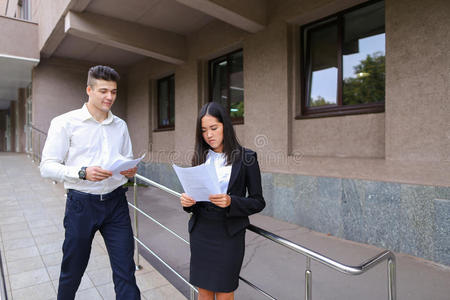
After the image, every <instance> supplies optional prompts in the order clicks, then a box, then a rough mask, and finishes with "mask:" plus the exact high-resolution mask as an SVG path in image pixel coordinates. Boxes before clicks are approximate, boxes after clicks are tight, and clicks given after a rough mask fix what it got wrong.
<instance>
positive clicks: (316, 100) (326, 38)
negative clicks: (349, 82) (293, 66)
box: [307, 22, 338, 106]
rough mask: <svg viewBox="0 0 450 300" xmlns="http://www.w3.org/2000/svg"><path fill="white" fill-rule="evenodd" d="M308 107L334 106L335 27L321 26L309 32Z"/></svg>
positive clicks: (336, 64) (332, 24)
mask: <svg viewBox="0 0 450 300" xmlns="http://www.w3.org/2000/svg"><path fill="white" fill-rule="evenodd" d="M309 40H310V43H309V48H308V50H307V52H308V58H309V59H308V63H309V64H308V67H307V69H308V71H309V72H308V73H309V74H311V75H310V77H309V78H308V79H309V84H308V89H309V93H308V106H321V105H331V104H336V92H337V74H338V69H337V68H338V60H337V55H336V52H337V25H336V23H335V22H332V23H328V24H323V25H321V26H318V27H316V28H313V29H312V30H311V31H310V32H309Z"/></svg>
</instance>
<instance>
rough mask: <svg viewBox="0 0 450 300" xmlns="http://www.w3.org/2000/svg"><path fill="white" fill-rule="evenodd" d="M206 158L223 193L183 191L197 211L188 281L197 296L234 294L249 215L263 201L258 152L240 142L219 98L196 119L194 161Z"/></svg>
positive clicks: (202, 298) (187, 202)
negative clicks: (204, 195) (205, 195)
mask: <svg viewBox="0 0 450 300" xmlns="http://www.w3.org/2000/svg"><path fill="white" fill-rule="evenodd" d="M203 163H205V164H213V165H214V167H215V170H216V173H217V178H218V179H219V184H220V187H221V194H216V195H210V196H209V200H210V201H211V202H198V203H197V202H196V201H195V199H192V198H191V197H189V195H187V194H185V193H183V194H182V195H181V197H180V201H181V205H182V206H183V208H184V210H186V211H187V212H192V213H193V214H192V217H191V219H190V220H189V237H190V247H191V264H190V282H191V284H193V285H195V286H197V287H198V290H199V297H198V299H199V300H206V299H208V300H210V299H214V297H215V299H218V300H224V299H234V291H235V290H236V289H237V287H238V284H239V273H240V270H241V266H242V261H243V259H244V250H245V228H246V227H247V226H248V225H249V224H250V222H249V219H248V216H249V215H251V214H254V213H257V212H260V211H261V210H262V209H263V208H264V206H265V202H264V198H263V195H262V188H261V173H260V170H259V165H258V161H257V158H256V153H255V152H253V151H251V150H249V149H245V148H243V147H241V145H239V142H238V140H237V138H236V134H235V132H234V128H233V125H232V123H231V119H230V116H229V115H228V113H227V112H226V110H225V109H224V108H223V106H221V105H220V104H218V103H215V102H209V103H207V104H205V105H204V106H203V107H202V109H201V110H200V113H199V116H198V119H197V132H196V140H195V154H194V156H193V158H192V165H193V166H197V165H200V164H203ZM247 192H248V197H246V194H247Z"/></svg>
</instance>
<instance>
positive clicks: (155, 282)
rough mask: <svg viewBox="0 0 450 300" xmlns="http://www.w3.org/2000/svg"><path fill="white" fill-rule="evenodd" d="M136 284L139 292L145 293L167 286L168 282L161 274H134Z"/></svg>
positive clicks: (154, 272)
mask: <svg viewBox="0 0 450 300" xmlns="http://www.w3.org/2000/svg"><path fill="white" fill-rule="evenodd" d="M136 283H137V285H138V287H139V289H140V290H141V291H146V290H149V289H153V288H156V287H160V286H163V285H166V284H168V281H167V279H165V278H164V277H163V276H162V275H161V274H159V273H158V272H156V271H153V272H147V273H144V274H136Z"/></svg>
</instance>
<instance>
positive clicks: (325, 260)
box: [128, 174, 397, 300]
mask: <svg viewBox="0 0 450 300" xmlns="http://www.w3.org/2000/svg"><path fill="white" fill-rule="evenodd" d="M137 179H139V180H141V181H143V182H145V183H147V184H150V185H152V186H154V187H157V188H159V189H161V190H163V191H165V192H167V193H169V194H171V195H173V196H176V197H180V196H181V194H180V193H178V192H176V191H173V190H171V189H169V188H167V187H166V186H164V185H162V184H159V183H157V182H154V181H152V180H150V179H148V178H146V177H144V176H142V175H139V174H136V176H135V177H134V186H133V191H134V205H133V204H131V203H129V202H128V205H129V206H131V207H132V208H134V222H135V236H134V239H135V243H136V244H135V251H136V253H135V255H136V269H139V268H140V266H139V247H138V245H137V244H138V243H139V244H140V245H141V246H142V247H144V248H145V249H146V250H147V251H149V252H150V254H152V255H153V256H155V257H156V258H157V259H158V260H159V261H160V262H161V263H163V264H164V265H165V266H166V267H167V268H168V269H169V270H170V271H171V272H173V273H174V274H175V275H176V276H177V277H179V278H180V279H181V280H182V281H183V282H185V283H186V284H187V285H188V286H189V287H190V299H191V300H193V299H195V293H196V292H198V290H197V289H196V287H195V286H193V285H192V284H190V283H189V282H188V281H187V280H186V279H185V278H184V277H183V276H182V275H181V274H179V273H178V272H177V271H175V270H174V269H173V268H172V267H170V266H169V265H168V264H167V263H166V262H164V260H163V259H162V258H161V257H159V256H158V255H157V254H156V253H154V252H153V251H152V250H151V249H150V248H149V247H148V246H146V245H145V244H144V243H143V242H142V241H141V240H140V239H139V229H138V222H137V214H136V212H139V213H140V214H142V215H143V216H145V217H146V218H148V219H150V220H151V221H153V222H155V223H156V224H158V225H159V226H161V227H162V228H164V229H165V230H167V231H168V232H169V233H171V234H172V235H174V236H175V237H177V238H178V239H180V240H182V241H183V242H185V243H186V244H189V242H188V241H187V240H185V239H184V238H183V237H181V236H180V235H178V234H177V233H176V232H174V231H173V230H171V229H170V228H168V227H166V226H164V225H163V224H161V223H160V222H158V221H157V220H156V219H155V218H153V217H152V216H150V215H148V214H147V213H146V212H144V211H143V210H141V209H140V208H138V207H137V204H136V199H137ZM247 229H248V230H250V231H252V232H254V233H256V234H258V235H260V236H262V237H265V238H267V239H269V240H271V241H273V242H275V243H277V244H280V245H282V246H284V247H286V248H289V249H291V250H293V251H295V252H297V253H300V254H302V255H304V256H306V270H305V299H306V300H311V299H312V270H311V260H314V261H316V262H319V263H321V264H323V265H325V266H327V267H329V268H332V269H334V270H336V271H338V272H341V273H344V274H348V275H361V274H363V273H365V272H367V271H368V270H370V269H371V268H373V267H374V266H376V265H378V264H380V263H382V262H384V261H387V290H388V300H396V299H397V293H396V291H397V288H396V263H395V255H394V253H393V252H391V251H389V250H385V251H383V252H381V253H380V254H378V255H376V256H374V257H372V258H370V259H368V260H367V261H365V262H363V263H362V264H360V265H358V266H349V265H346V264H343V263H340V262H338V261H336V260H333V259H331V258H329V257H327V256H325V255H322V254H320V253H318V252H315V251H313V250H311V249H308V248H306V247H303V246H301V245H298V244H296V243H294V242H292V241H290V240H287V239H285V238H283V237H281V236H279V235H276V234H274V233H272V232H269V231H267V230H264V229H262V228H260V227H258V226H255V225H252V224H250V225H249V226H248V227H247ZM239 279H240V280H241V281H243V282H245V283H246V284H248V285H249V286H250V287H252V288H253V289H255V290H256V291H258V292H259V293H260V294H262V295H264V296H266V297H267V298H269V299H276V298H274V297H273V296H271V295H270V294H269V293H267V292H265V291H263V290H262V289H261V288H259V287H257V286H256V285H254V284H252V283H251V282H249V281H248V280H246V279H245V278H242V277H241V276H239Z"/></svg>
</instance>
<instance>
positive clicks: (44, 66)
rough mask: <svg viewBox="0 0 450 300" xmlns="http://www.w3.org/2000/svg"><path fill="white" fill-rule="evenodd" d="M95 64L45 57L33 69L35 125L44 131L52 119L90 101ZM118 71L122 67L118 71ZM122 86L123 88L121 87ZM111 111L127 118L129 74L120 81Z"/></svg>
mask: <svg viewBox="0 0 450 300" xmlns="http://www.w3.org/2000/svg"><path fill="white" fill-rule="evenodd" d="M90 66H92V64H89V63H86V62H80V61H72V60H62V59H57V58H56V59H45V60H42V61H41V62H40V63H39V65H38V66H37V67H36V68H35V69H34V71H33V91H32V94H33V125H34V126H35V127H37V128H38V129H39V130H42V131H44V132H47V131H48V128H49V126H50V121H51V120H52V119H53V118H54V117H56V116H58V115H60V114H63V113H65V112H68V111H70V110H74V109H78V108H81V107H82V106H83V103H84V102H86V101H87V100H88V97H87V95H86V79H87V72H88V70H89V67H90ZM118 71H119V73H121V72H120V70H118ZM122 87H123V88H122ZM118 90H119V92H118V97H117V99H116V102H115V103H114V106H113V108H112V112H113V113H114V114H116V115H117V116H119V117H120V118H122V119H124V120H126V106H127V104H126V94H127V90H126V76H124V78H123V82H122V81H121V82H120V83H119V88H118Z"/></svg>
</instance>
